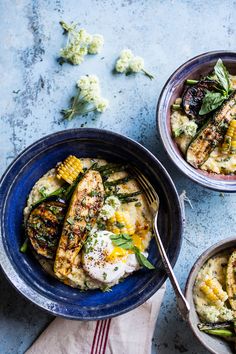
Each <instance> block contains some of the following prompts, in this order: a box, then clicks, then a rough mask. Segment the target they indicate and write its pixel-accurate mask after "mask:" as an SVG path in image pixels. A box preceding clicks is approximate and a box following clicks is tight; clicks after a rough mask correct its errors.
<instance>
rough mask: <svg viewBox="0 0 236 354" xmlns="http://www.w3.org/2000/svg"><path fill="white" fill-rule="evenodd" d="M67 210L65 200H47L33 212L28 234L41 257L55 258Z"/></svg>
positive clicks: (30, 217)
mask: <svg viewBox="0 0 236 354" xmlns="http://www.w3.org/2000/svg"><path fill="white" fill-rule="evenodd" d="M66 209H67V206H66V204H65V202H64V201H63V200H46V201H44V202H42V203H40V204H38V205H37V206H36V207H35V208H33V209H32V210H31V212H30V214H29V217H28V219H27V223H26V232H27V235H28V238H29V240H30V242H31V245H32V246H33V248H34V250H35V251H36V252H37V253H38V254H40V255H41V256H44V257H46V258H50V259H53V258H55V255H56V250H57V245H58V242H59V238H60V233H61V227H62V224H63V219H64V216H65V213H66Z"/></svg>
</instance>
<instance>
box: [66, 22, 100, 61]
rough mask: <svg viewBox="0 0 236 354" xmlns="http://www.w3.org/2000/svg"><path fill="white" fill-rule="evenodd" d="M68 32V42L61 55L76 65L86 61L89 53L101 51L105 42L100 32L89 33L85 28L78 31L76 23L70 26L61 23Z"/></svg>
mask: <svg viewBox="0 0 236 354" xmlns="http://www.w3.org/2000/svg"><path fill="white" fill-rule="evenodd" d="M61 25H62V27H63V28H64V29H65V30H66V31H67V32H68V36H69V37H68V43H67V45H66V47H65V48H63V49H61V50H60V57H61V58H63V59H64V60H66V61H69V62H70V63H72V64H74V65H79V64H81V63H82V62H83V61H84V57H85V56H86V55H87V54H97V53H100V51H101V50H102V47H103V44H104V38H103V36H101V35H100V34H94V35H91V34H89V33H88V32H87V31H86V30H85V29H83V28H82V29H80V30H79V31H76V29H75V27H76V26H75V25H74V26H69V25H67V24H66V23H64V22H62V23H61Z"/></svg>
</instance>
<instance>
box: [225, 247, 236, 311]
mask: <svg viewBox="0 0 236 354" xmlns="http://www.w3.org/2000/svg"><path fill="white" fill-rule="evenodd" d="M235 265H236V251H234V252H233V253H232V254H231V256H230V258H229V261H228V265H227V270H226V290H227V294H228V296H229V303H230V305H231V307H232V309H233V310H234V313H236V297H235V294H236V282H235Z"/></svg>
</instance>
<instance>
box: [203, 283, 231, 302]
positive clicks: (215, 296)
mask: <svg viewBox="0 0 236 354" xmlns="http://www.w3.org/2000/svg"><path fill="white" fill-rule="evenodd" d="M200 290H201V291H202V292H203V293H204V294H205V295H206V298H207V300H208V301H209V302H211V303H213V304H214V305H215V306H216V307H222V306H223V305H224V302H225V301H226V300H227V299H228V295H227V293H226V292H225V291H224V290H223V289H222V286H221V284H220V283H219V282H218V280H217V279H216V278H210V277H206V278H205V279H204V280H203V282H202V283H201V284H200Z"/></svg>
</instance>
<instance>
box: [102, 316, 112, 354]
mask: <svg viewBox="0 0 236 354" xmlns="http://www.w3.org/2000/svg"><path fill="white" fill-rule="evenodd" d="M110 325H111V319H109V320H108V324H107V330H106V334H105V342H104V346H103V351H102V354H105V352H106V348H107V340H108V335H109V329H110Z"/></svg>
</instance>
